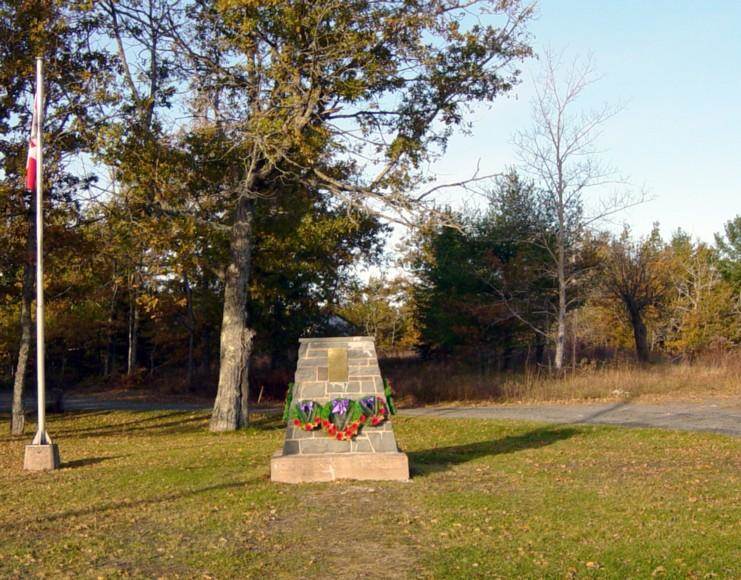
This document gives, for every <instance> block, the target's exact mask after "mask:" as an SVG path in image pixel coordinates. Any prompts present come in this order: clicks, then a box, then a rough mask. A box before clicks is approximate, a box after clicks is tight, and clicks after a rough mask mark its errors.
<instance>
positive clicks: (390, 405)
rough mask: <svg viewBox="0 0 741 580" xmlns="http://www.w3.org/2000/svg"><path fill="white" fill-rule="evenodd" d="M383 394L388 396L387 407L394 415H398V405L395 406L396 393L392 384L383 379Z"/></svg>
mask: <svg viewBox="0 0 741 580" xmlns="http://www.w3.org/2000/svg"><path fill="white" fill-rule="evenodd" d="M383 393H384V394H385V395H386V406H387V407H388V409H389V412H390V413H391V414H392V415H396V405H394V393H393V391H392V390H391V383H389V382H388V381H387V380H386V379H383Z"/></svg>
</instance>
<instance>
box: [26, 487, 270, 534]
mask: <svg viewBox="0 0 741 580" xmlns="http://www.w3.org/2000/svg"><path fill="white" fill-rule="evenodd" d="M260 481H265V478H264V477H253V478H250V479H244V480H240V481H233V482H230V483H217V484H214V485H207V486H205V487H199V488H197V489H189V490H187V491H178V492H172V493H166V494H164V495H162V496H159V497H152V498H146V499H139V500H121V501H110V502H106V503H102V504H99V505H91V506H89V507H86V508H82V509H77V510H67V511H64V512H60V513H56V514H50V515H45V516H43V517H40V518H35V519H29V520H26V521H24V522H20V524H19V525H21V526H22V525H28V524H32V523H48V522H54V521H57V520H65V519H67V518H76V517H84V516H90V515H100V514H105V513H108V512H111V511H116V510H126V509H137V508H142V507H145V506H153V505H158V504H163V503H166V502H170V501H177V500H180V499H186V498H189V497H195V496H199V495H202V494H205V493H209V492H212V491H219V490H223V489H233V488H237V487H244V486H246V485H249V484H251V483H256V482H260Z"/></svg>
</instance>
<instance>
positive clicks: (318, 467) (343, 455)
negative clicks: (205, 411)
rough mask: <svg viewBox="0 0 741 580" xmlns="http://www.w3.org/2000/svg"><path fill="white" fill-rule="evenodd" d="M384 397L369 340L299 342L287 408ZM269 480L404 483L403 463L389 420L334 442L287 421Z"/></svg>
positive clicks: (405, 468) (405, 463) (319, 432)
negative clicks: (345, 399)
mask: <svg viewBox="0 0 741 580" xmlns="http://www.w3.org/2000/svg"><path fill="white" fill-rule="evenodd" d="M369 395H375V396H378V397H384V388H383V379H382V377H381V369H380V368H379V366H378V357H377V356H376V348H375V344H374V340H373V338H372V337H368V336H353V337H336V338H303V339H301V340H300V347H299V353H298V365H297V368H296V378H295V381H294V390H293V404H296V403H298V402H299V401H315V402H316V403H319V404H322V405H324V404H325V403H327V402H329V401H332V400H334V399H341V398H348V399H354V400H360V399H361V398H363V397H367V396H369ZM270 478H271V479H272V480H273V481H279V482H284V483H303V482H312V481H333V480H336V479H365V480H396V481H406V480H407V479H409V462H408V460H407V456H406V454H405V453H401V452H400V451H399V448H398V447H397V445H396V438H395V437H394V430H393V427H392V425H391V420H390V418H389V419H387V420H386V421H384V422H383V423H381V424H380V425H377V426H375V427H374V426H372V425H371V424H370V423H368V422H367V423H366V424H365V425H364V426H363V427H362V428H361V429H360V432H359V433H358V434H357V435H356V436H355V437H353V438H352V439H348V440H345V441H338V440H337V439H336V438H334V437H331V436H329V435H328V434H327V432H326V431H325V430H324V429H316V430H314V431H305V430H302V429H299V428H297V427H295V426H294V425H293V424H291V423H290V422H289V424H288V425H287V427H286V436H285V442H284V444H283V449H282V450H280V451H278V452H277V453H276V454H275V455H274V456H273V458H272V460H271V462H270Z"/></svg>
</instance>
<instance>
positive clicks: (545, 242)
mask: <svg viewBox="0 0 741 580" xmlns="http://www.w3.org/2000/svg"><path fill="white" fill-rule="evenodd" d="M562 60H563V59H562V57H561V56H560V55H554V54H553V53H552V52H546V53H545V55H544V61H543V69H542V73H541V77H540V78H539V79H537V82H536V87H535V90H536V92H535V97H534V99H533V103H532V117H533V119H532V123H533V124H532V127H531V128H530V129H529V130H527V131H522V132H518V133H517V134H516V136H515V139H514V142H515V145H516V146H517V149H518V153H519V157H520V160H521V163H522V166H523V169H524V171H525V172H526V173H528V174H529V175H530V176H532V178H533V179H534V180H535V181H536V185H537V186H538V188H539V189H540V194H541V195H542V196H543V200H542V201H543V205H544V207H546V208H547V210H548V212H549V213H551V214H552V215H553V218H554V220H553V221H554V223H555V231H554V232H550V231H548V232H543V235H541V236H538V238H537V239H536V240H533V242H535V243H538V244H540V245H542V247H543V248H545V249H546V251H547V252H548V254H549V256H550V258H551V263H552V267H551V268H550V275H551V276H553V278H554V279H555V280H556V281H557V283H558V302H557V308H556V325H557V328H556V353H555V360H554V363H555V366H556V369H558V370H560V369H562V368H563V361H564V349H565V336H566V313H567V311H568V310H569V308H570V307H572V306H573V305H574V304H575V303H576V299H577V297H572V296H571V295H570V294H571V293H570V289H571V288H572V287H574V285H575V284H576V283H577V281H578V279H579V278H580V277H581V275H582V274H583V273H584V271H583V269H581V268H579V267H574V265H575V264H577V263H579V260H578V259H577V255H578V254H579V252H580V246H581V240H582V237H583V234H584V232H585V231H586V230H587V229H588V228H589V227H590V225H592V224H594V223H595V222H597V221H599V220H601V219H603V218H605V217H607V216H609V215H611V214H613V213H616V212H618V211H621V210H623V209H625V208H627V207H629V206H631V205H634V204H635V203H638V202H639V201H640V200H638V199H634V198H633V197H632V196H629V195H628V194H625V193H617V194H613V195H612V196H610V197H609V198H603V199H597V200H590V201H591V203H589V204H588V205H589V208H587V204H585V199H584V195H585V193H586V192H587V191H588V190H591V189H594V188H598V187H600V186H607V185H617V184H619V183H620V180H619V179H618V178H617V177H616V174H615V172H614V171H613V170H612V169H610V168H609V167H607V166H606V165H604V164H603V163H602V162H601V161H600V159H599V151H598V149H597V147H596V142H597V140H598V138H599V137H600V135H601V133H602V128H603V126H604V124H605V123H606V122H607V121H608V119H610V118H611V117H612V116H613V115H614V114H615V113H616V112H617V109H616V108H614V107H611V106H609V105H604V106H602V107H601V108H598V109H594V110H589V111H584V110H581V109H580V108H579V102H580V99H581V98H582V97H583V95H584V92H585V91H586V90H587V89H588V88H589V87H590V86H591V85H592V84H593V83H594V82H595V81H596V80H597V79H598V77H597V76H596V75H595V72H594V68H593V65H592V61H591V59H590V58H587V59H584V60H579V59H577V60H574V61H573V62H572V63H571V64H570V65H569V66H565V67H564V66H563V65H562ZM590 211H591V213H590Z"/></svg>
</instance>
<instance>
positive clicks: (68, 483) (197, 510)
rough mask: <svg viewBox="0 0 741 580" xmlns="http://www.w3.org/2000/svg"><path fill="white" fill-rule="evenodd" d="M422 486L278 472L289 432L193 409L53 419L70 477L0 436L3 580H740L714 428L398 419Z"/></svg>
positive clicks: (732, 443)
mask: <svg viewBox="0 0 741 580" xmlns="http://www.w3.org/2000/svg"><path fill="white" fill-rule="evenodd" d="M396 430H397V436H398V439H399V442H400V444H401V445H402V447H403V448H404V450H405V451H407V452H408V453H409V456H410V460H411V463H412V465H413V475H414V477H413V479H412V481H411V482H409V483H407V484H399V483H376V482H361V483H350V482H342V483H334V484H315V485H302V486H288V485H277V484H271V483H270V482H269V481H268V460H269V458H270V455H271V453H272V452H273V451H275V450H276V449H278V447H279V446H280V444H281V440H282V431H281V426H280V425H279V424H278V423H276V422H274V421H272V420H268V419H262V420H260V421H259V422H258V423H257V424H255V425H254V426H253V427H252V428H250V429H248V430H245V431H243V432H239V433H233V434H226V435H213V434H210V433H209V432H208V431H207V430H206V416H205V415H204V414H202V413H188V412H148V413H132V412H89V413H80V414H75V415H68V416H65V417H63V418H62V417H54V418H53V419H52V421H51V424H50V432H51V434H52V436H54V437H55V438H56V439H57V441H58V442H59V444H60V449H61V453H62V460H63V463H64V465H63V469H60V470H58V471H56V472H53V473H46V474H31V473H24V472H23V471H22V470H21V469H20V467H21V464H22V459H23V446H24V444H25V443H26V442H27V441H28V440H29V439H30V437H28V436H27V437H24V438H22V439H13V438H10V437H8V436H3V437H2V438H0V530H2V531H1V532H0V533H1V534H2V538H1V541H0V577H3V578H8V577H10V578H12V577H28V576H45V577H65V576H68V577H96V578H97V577H104V578H106V577H142V576H145V577H167V578H176V577H181V578H186V577H187V578H194V577H200V578H237V577H278V578H288V577H291V578H309V577H312V578H317V577H319V578H321V577H327V576H336V577H341V578H357V577H371V578H373V577H375V578H381V577H382V578H416V577H436V578H441V577H457V578H473V577H509V578H523V577H533V578H541V577H558V578H563V577H567V578H587V577H595V578H625V577H638V578H646V577H651V576H665V577H674V578H676V577H691V578H695V577H696V578H705V577H721V578H732V577H739V576H741V562H740V561H739V554H740V553H741V537H740V534H741V531H740V529H739V526H738V524H739V520H740V519H741V518H740V516H741V511H740V509H739V505H740V504H741V502H740V501H739V500H740V499H741V498H740V497H739V488H740V486H739V473H740V470H739V467H741V462H740V456H739V451H740V450H741V449H740V448H741V446H740V445H739V441H738V440H737V439H734V438H730V437H724V436H720V435H711V434H699V433H682V432H669V431H658V430H654V431H651V430H641V429H620V428H611V427H596V426H578V427H575V426H574V427H572V426H558V427H553V426H550V427H547V426H543V425H539V424H530V423H515V422H495V421H487V422H483V421H473V420H443V419H440V420H427V421H423V420H421V419H411V418H400V419H398V420H397V421H396Z"/></svg>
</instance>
